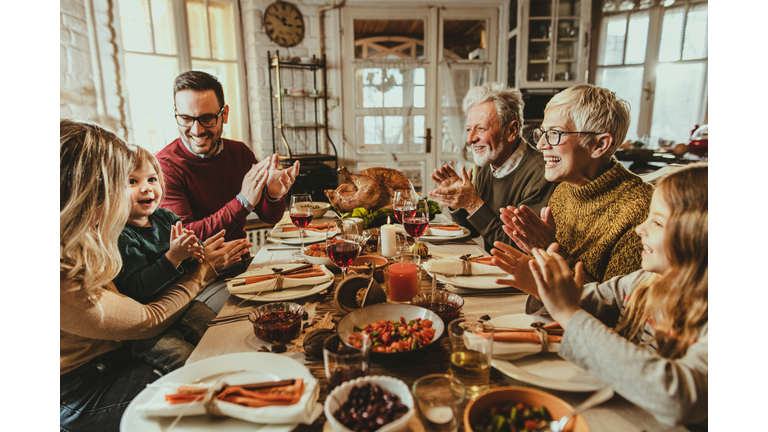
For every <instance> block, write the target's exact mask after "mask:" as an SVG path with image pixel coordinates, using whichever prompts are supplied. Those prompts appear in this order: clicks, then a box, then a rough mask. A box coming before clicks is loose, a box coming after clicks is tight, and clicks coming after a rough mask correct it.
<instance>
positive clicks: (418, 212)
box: [403, 198, 429, 241]
mask: <svg viewBox="0 0 768 432" xmlns="http://www.w3.org/2000/svg"><path fill="white" fill-rule="evenodd" d="M428 226H429V205H428V204H427V200H425V199H423V198H419V199H417V200H416V205H415V209H414V210H413V213H411V215H410V216H407V215H406V216H404V217H403V227H404V228H405V232H407V233H408V234H410V236H411V237H413V238H414V240H415V241H418V240H419V237H421V236H422V235H424V233H425V232H426V231H427V227H428Z"/></svg>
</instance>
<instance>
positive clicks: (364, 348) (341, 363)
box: [323, 334, 371, 392]
mask: <svg viewBox="0 0 768 432" xmlns="http://www.w3.org/2000/svg"><path fill="white" fill-rule="evenodd" d="M361 336H362V338H361V339H360V342H361V346H360V348H352V347H349V346H347V345H344V344H343V343H342V342H341V340H340V339H339V335H338V334H334V335H331V336H328V337H327V338H325V341H324V342H323V363H324V364H325V377H326V378H328V392H330V391H331V390H333V389H334V388H336V386H338V385H340V384H341V383H343V382H346V381H352V380H353V379H355V378H359V377H363V376H366V375H368V367H369V366H368V357H369V355H370V353H371V338H370V337H368V336H367V335H361Z"/></svg>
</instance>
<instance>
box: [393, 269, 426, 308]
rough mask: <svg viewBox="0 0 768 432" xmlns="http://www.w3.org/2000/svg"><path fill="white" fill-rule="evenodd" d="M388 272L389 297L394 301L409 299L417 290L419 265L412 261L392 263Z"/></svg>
mask: <svg viewBox="0 0 768 432" xmlns="http://www.w3.org/2000/svg"><path fill="white" fill-rule="evenodd" d="M387 270H388V273H389V299H390V300H392V301H395V302H407V301H410V300H411V298H413V296H415V295H416V294H418V292H419V266H417V265H416V264H413V263H408V262H403V263H392V264H390V265H389V267H387Z"/></svg>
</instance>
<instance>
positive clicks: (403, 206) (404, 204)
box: [392, 189, 418, 223]
mask: <svg viewBox="0 0 768 432" xmlns="http://www.w3.org/2000/svg"><path fill="white" fill-rule="evenodd" d="M417 198H418V197H417V196H416V193H414V191H413V190H412V189H397V190H396V191H395V195H394V197H392V211H393V212H394V213H395V219H397V221H398V222H400V223H403V216H406V217H408V216H412V215H413V212H414V211H415V210H416V199H417Z"/></svg>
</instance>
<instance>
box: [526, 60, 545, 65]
mask: <svg viewBox="0 0 768 432" xmlns="http://www.w3.org/2000/svg"><path fill="white" fill-rule="evenodd" d="M528 63H530V64H547V63H549V60H547V59H542V60H528Z"/></svg>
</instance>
